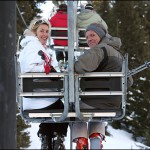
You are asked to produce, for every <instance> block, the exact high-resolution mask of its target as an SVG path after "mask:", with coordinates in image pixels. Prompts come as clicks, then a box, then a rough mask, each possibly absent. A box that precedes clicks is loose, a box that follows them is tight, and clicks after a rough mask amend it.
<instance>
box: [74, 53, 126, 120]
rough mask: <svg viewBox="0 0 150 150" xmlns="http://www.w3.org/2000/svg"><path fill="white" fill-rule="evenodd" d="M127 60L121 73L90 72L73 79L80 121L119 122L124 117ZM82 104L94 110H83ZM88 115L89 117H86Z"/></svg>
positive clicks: (76, 108) (76, 107)
mask: <svg viewBox="0 0 150 150" xmlns="http://www.w3.org/2000/svg"><path fill="white" fill-rule="evenodd" d="M127 68H128V58H127V55H126V56H125V60H124V62H123V65H122V72H92V73H85V74H84V75H83V74H77V75H76V77H75V86H76V87H75V110H76V115H77V117H78V118H79V119H80V120H82V121H100V120H119V119H122V118H123V117H124V116H125V109H126V93H127ZM80 102H84V103H86V104H88V105H90V106H92V107H94V109H91V108H90V109H89V108H88V109H83V108H81V106H80ZM86 114H88V115H89V116H90V117H87V116H86Z"/></svg>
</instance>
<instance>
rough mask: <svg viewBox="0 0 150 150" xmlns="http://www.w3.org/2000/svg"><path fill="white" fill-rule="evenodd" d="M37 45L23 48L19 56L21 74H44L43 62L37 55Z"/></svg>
mask: <svg viewBox="0 0 150 150" xmlns="http://www.w3.org/2000/svg"><path fill="white" fill-rule="evenodd" d="M39 50H40V49H39V46H38V45H35V44H34V45H32V43H31V44H29V45H28V46H26V47H25V48H24V50H23V51H24V52H23V53H22V54H20V67H21V72H22V73H25V72H44V60H42V59H41V56H39V55H38V51H39Z"/></svg>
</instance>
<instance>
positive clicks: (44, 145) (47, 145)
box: [39, 134, 52, 150]
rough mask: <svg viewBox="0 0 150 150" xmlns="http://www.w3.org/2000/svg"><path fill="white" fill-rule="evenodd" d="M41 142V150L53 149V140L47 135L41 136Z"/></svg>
mask: <svg viewBox="0 0 150 150" xmlns="http://www.w3.org/2000/svg"><path fill="white" fill-rule="evenodd" d="M39 137H40V140H41V150H45V149H49V150H50V149H52V144H51V139H50V138H48V137H47V136H46V135H42V134H40V135H39Z"/></svg>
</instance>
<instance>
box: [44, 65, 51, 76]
mask: <svg viewBox="0 0 150 150" xmlns="http://www.w3.org/2000/svg"><path fill="white" fill-rule="evenodd" d="M44 70H45V73H46V74H49V73H50V71H51V67H50V65H49V63H46V62H44Z"/></svg>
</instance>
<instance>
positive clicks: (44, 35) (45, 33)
mask: <svg viewBox="0 0 150 150" xmlns="http://www.w3.org/2000/svg"><path fill="white" fill-rule="evenodd" d="M35 34H36V36H37V38H38V39H39V40H40V42H41V43H42V45H45V44H46V41H47V39H48V38H49V28H48V25H46V24H41V25H40V26H39V27H38V28H37V30H36V33H35Z"/></svg>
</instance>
